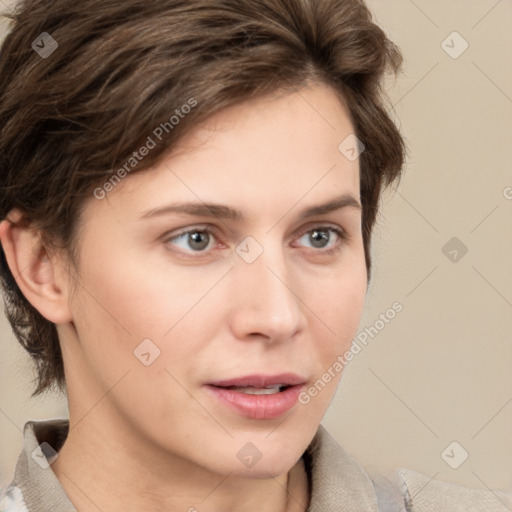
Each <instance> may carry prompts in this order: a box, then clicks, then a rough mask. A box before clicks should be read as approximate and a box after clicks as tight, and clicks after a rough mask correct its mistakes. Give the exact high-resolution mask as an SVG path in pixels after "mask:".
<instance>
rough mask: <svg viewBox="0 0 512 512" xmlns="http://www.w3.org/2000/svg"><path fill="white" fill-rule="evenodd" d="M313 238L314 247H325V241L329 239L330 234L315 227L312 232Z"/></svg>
mask: <svg viewBox="0 0 512 512" xmlns="http://www.w3.org/2000/svg"><path fill="white" fill-rule="evenodd" d="M317 237H318V238H317ZM311 239H312V242H313V246H314V247H323V246H324V245H325V244H324V243H323V242H328V241H329V235H328V234H327V232H326V231H319V230H317V229H315V230H314V231H313V232H312V233H311Z"/></svg>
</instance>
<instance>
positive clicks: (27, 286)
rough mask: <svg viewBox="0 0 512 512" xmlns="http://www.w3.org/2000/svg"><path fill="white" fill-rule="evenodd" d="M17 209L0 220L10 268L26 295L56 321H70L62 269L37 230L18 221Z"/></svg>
mask: <svg viewBox="0 0 512 512" xmlns="http://www.w3.org/2000/svg"><path fill="white" fill-rule="evenodd" d="M22 216H23V215H22V213H21V212H20V211H19V210H12V211H11V212H10V213H9V215H8V218H7V219H5V220H3V221H2V222H0V242H1V244H2V248H3V251H4V253H5V258H6V260H7V264H8V265H9V269H10V271H11V273H12V275H13V277H14V279H15V280H16V283H17V284H18V287H19V288H20V290H21V292H22V293H23V295H24V296H25V298H26V299H27V300H28V301H29V302H30V303H31V304H32V306H34V308H36V309H37V310H38V311H39V313H41V315H42V316H43V317H45V318H46V319H47V320H49V321H50V322H53V323H55V324H62V323H67V322H71V320H72V318H71V311H70V308H69V303H68V291H69V285H68V280H67V279H65V274H66V272H65V270H64V269H63V268H62V265H61V264H60V262H59V261H58V258H57V257H56V256H55V255H54V256H53V257H52V256H51V255H50V254H49V253H48V251H47V248H46V247H45V245H44V244H43V241H42V238H41V234H40V232H39V231H37V230H35V229H33V228H31V227H29V226H25V225H23V224H21V223H19V221H20V219H21V218H22Z"/></svg>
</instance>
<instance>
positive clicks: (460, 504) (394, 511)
mask: <svg viewBox="0 0 512 512" xmlns="http://www.w3.org/2000/svg"><path fill="white" fill-rule="evenodd" d="M372 481H373V484H374V487H375V494H376V496H377V500H378V503H379V512H503V511H504V510H512V492H505V491H502V490H496V489H490V488H471V487H465V486H461V485H457V484H454V483H449V482H445V481H442V480H436V479H434V478H431V477H429V476H427V475H424V474H422V473H418V472H416V471H413V470H411V469H405V468H400V469H398V470H397V471H394V472H393V473H391V474H387V475H386V476H379V477H373V478H372Z"/></svg>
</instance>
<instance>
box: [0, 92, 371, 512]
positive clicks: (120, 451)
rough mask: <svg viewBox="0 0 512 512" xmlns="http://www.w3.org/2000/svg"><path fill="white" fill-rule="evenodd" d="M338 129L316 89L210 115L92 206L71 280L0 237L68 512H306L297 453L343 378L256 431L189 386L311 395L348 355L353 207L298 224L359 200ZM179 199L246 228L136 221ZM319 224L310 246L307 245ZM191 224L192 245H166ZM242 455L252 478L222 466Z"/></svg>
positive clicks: (58, 261)
mask: <svg viewBox="0 0 512 512" xmlns="http://www.w3.org/2000/svg"><path fill="white" fill-rule="evenodd" d="M351 133H354V128H353V126H352V124H351V122H350V119H349V116H348V112H347V110H346V108H345V107H344V106H343V105H342V103H341V102H340V100H339V99H338V97H337V96H336V95H335V94H334V92H333V91H332V90H331V89H330V88H329V87H327V86H325V85H321V84H316V85H311V86H308V87H307V88H304V89H303V90H301V91H300V93H291V94H290V93H285V94H281V95H279V96H277V97H275V96H273V97H267V98H264V99H258V100H253V101H251V102H247V103H244V104H243V105H240V106H236V107H232V108H230V109H227V110H224V111H222V112H221V113H220V114H217V115H216V116H215V117H213V118H211V119H210V120H209V121H208V123H206V124H204V125H203V126H201V127H199V128H196V130H195V131H194V132H191V133H190V134H189V136H187V137H186V138H185V139H183V140H182V141H181V143H180V145H179V147H178V148H176V149H175V150H174V151H173V152H172V153H170V154H169V155H168V156H167V157H165V159H164V160H163V161H162V162H161V163H160V164H158V165H156V166H154V167H153V168H152V169H150V170H148V171H144V172H141V173H137V174H132V175H129V176H128V177H126V178H125V179H124V180H123V181H122V182H121V183H120V184H119V185H118V186H117V187H116V188H115V189H114V190H113V191H111V192H109V193H108V194H107V197H106V198H105V199H102V200H98V199H95V198H94V197H91V199H90V200H89V201H88V203H87V204H86V207H85V210H84V212H83V216H82V219H81V220H82V222H81V224H80V230H79V258H78V262H77V266H76V268H75V269H74V270H73V271H72V272H68V271H67V270H66V267H65V265H66V258H65V255H63V254H61V253H59V252H56V253H48V252H45V251H44V250H41V249H42V246H41V245H40V238H39V236H38V233H37V232H34V231H31V230H30V229H22V228H15V227H13V226H11V225H10V224H9V223H7V222H3V223H2V225H1V226H0V237H1V240H2V244H3V246H4V250H5V252H6V255H7V258H8V261H9V265H10V267H11V269H12V270H13V274H14V275H17V276H18V277H17V280H18V284H19V286H20V288H21V289H22V291H23V293H24V294H25V296H27V298H28V299H29V300H30V301H31V302H32V304H33V305H34V306H35V307H36V308H37V309H38V310H39V311H40V312H41V314H43V316H45V317H46V318H48V319H49V320H51V321H53V322H55V323H56V324H57V328H58V333H59V337H60V340H61V346H62V351H63V357H64V363H65V371H66V382H67V390H68V401H69V419H70V433H69V436H68V439H67V440H66V442H65V444H64V446H63V448H62V449H61V450H60V452H59V457H58V458H57V460H56V461H55V462H54V463H53V465H52V466H51V467H52V469H53V471H54V472H55V474H56V475H57V477H58V479H59V480H60V482H61V484H62V486H63V487H64V490H65V491H66V493H67V494H68V496H69V497H70V499H71V501H72V502H73V504H74V505H75V506H76V507H77V509H78V510H79V511H80V512H84V511H96V510H98V508H99V509H101V510H102V511H103V512H108V511H116V510H127V511H132V510H133V511H135V510H141V509H144V510H153V511H157V512H158V511H162V512H163V511H178V510H179V511H186V510H189V511H192V510H198V511H200V512H214V511H219V510H222V511H224V512H229V511H237V512H244V511H251V512H252V511H254V510H259V511H261V512H271V511H272V512H275V511H276V510H283V511H284V510H286V511H292V510H293V511H298V510H305V509H306V505H307V500H308V489H307V479H306V475H305V472H304V468H303V464H302V460H301V456H302V454H303V452H304V451H305V449H306V448H307V446H308V444H309V443H310V442H311V440H312V438H313V436H314V434H315V432H316V430H317V428H318V425H319V424H320V421H321V419H322V417H323V415H324V413H325V412H326V409H327V407H328V405H329V403H330V402H331V400H332V398H333V396H334V393H335V391H336V387H337V385H338V383H339V379H340V377H341V374H340V373H338V374H336V377H335V378H334V379H332V380H331V382H330V383H329V384H327V385H326V387H325V389H323V391H321V392H320V393H318V395H317V396H316V397H314V398H313V399H311V401H310V402H309V403H308V404H307V405H302V404H300V403H297V404H296V405H295V406H294V407H293V409H292V410H291V411H289V412H288V413H286V414H285V415H283V416H282V417H279V418H277V419H272V420H261V419H250V418H246V417H243V416H240V415H239V414H237V413H235V412H233V411H232V410H230V409H228V408H226V407H225V406H224V405H222V404H221V403H219V402H217V401H216V400H215V399H214V398H213V397H211V396H210V394H209V393H207V392H206V390H205V388H204V384H206V383H208V382H212V381H215V380H219V379H226V378H232V377H240V376H244V375H250V374H256V373H260V374H265V375H273V374H278V373H283V372H292V373H296V374H299V375H301V376H303V377H305V378H306V379H307V381H308V386H309V385H312V383H314V382H315V381H316V380H318V379H319V378H321V375H322V374H323V373H324V372H325V371H326V370H327V369H328V368H329V367H331V366H332V364H333V363H334V361H335V360H336V358H337V356H338V355H339V354H343V353H344V352H345V351H346V350H347V349H349V348H350V344H351V341H352V339H353V338H354V335H355V334H356V330H357V327H358V323H359V320H360V316H361V313H362V309H363V305H364V299H365V294H366V286H367V274H366V268H365V259H364V249H363V240H362V233H361V211H360V209H358V208H356V207H351V206H349V207H345V208H342V209H338V210H335V211H331V212H329V213H324V214H321V215H315V216H312V217H310V218H307V219H300V214H301V212H302V211H303V210H305V209H306V208H309V207H311V206H316V205H320V204H323V203H326V202H328V201H330V200H331V199H333V198H335V197H338V196H340V195H342V194H350V195H352V196H353V197H354V198H355V199H356V200H357V201H359V202H360V190H359V164H358V161H357V160H356V161H353V162H351V161H349V160H348V159H346V158H345V157H344V156H343V155H342V154H341V153H340V151H339V150H338V145H339V144H340V143H341V141H343V140H344V139H345V138H346V137H347V136H348V135H349V134H351ZM188 201H192V202H196V203H199V204H201V202H205V203H210V202H212V203H218V204H222V205H227V206H230V207H231V208H234V209H236V210H239V211H240V212H241V213H243V216H244V219H243V220H236V221H235V220H230V219H219V218H217V217H215V216H210V217H199V216H197V215H189V214H183V213H180V214H177V213H167V214H161V215H155V216H152V217H148V218H141V216H142V215H143V214H144V213H145V212H147V211H149V210H152V209H155V208H159V207H162V206H165V205H167V204H169V203H178V202H188ZM18 214H19V213H18V212H12V218H13V219H15V218H16V215H18ZM326 226H327V228H340V229H342V230H344V231H345V232H346V236H347V238H346V239H342V238H340V237H338V235H336V233H335V232H333V231H330V230H329V229H327V230H325V227H326ZM320 227H322V228H323V229H324V231H322V232H323V233H324V234H325V235H327V237H328V239H327V241H326V243H325V247H322V246H315V241H316V240H315V239H314V238H312V232H313V230H314V228H320ZM205 228H208V229H211V235H210V238H209V239H208V238H207V240H206V242H207V247H206V248H205V249H199V250H198V249H197V247H196V245H197V244H196V245H194V244H192V246H191V245H190V242H191V241H192V243H193V240H191V237H190V234H189V236H181V237H178V234H179V233H180V232H182V231H184V230H187V229H189V230H191V231H192V232H194V229H195V230H199V231H202V230H204V229H205ZM247 236H251V237H253V238H254V239H255V240H256V241H257V242H258V244H259V245H260V246H261V247H262V248H263V252H262V254H261V255H260V256H259V257H258V258H257V259H256V260H255V261H254V262H252V263H247V262H246V261H244V259H242V258H241V257H240V256H239V255H238V253H237V252H236V248H237V246H239V244H240V243H241V242H242V241H243V240H244V239H245V238H246V237H247ZM203 240H204V239H203ZM208 240H209V242H208ZM205 245H206V244H205ZM331 248H334V249H336V248H337V250H335V251H334V252H333V253H332V254H327V253H326V249H331ZM251 250H252V249H251ZM201 251H202V252H201ZM146 338H149V339H150V340H152V342H153V343H154V344H155V345H156V346H157V347H158V348H159V350H160V356H159V357H158V358H156V359H155V360H154V362H153V363H152V364H151V365H149V366H145V365H143V364H142V363H141V362H140V361H139V360H138V359H137V358H136V357H135V356H134V350H135V349H136V348H137V346H138V345H139V344H140V343H141V341H142V340H144V339H146ZM249 442H250V443H253V444H254V445H255V446H256V447H257V448H258V450H259V451H260V452H261V454H262V457H261V459H260V460H259V461H258V462H257V463H256V464H255V465H254V466H252V467H247V466H245V465H244V464H242V463H241V461H240V460H239V459H238V457H237V453H238V451H239V450H240V449H241V448H242V447H244V445H246V443H249ZM287 485H288V491H289V493H288V494H287V493H286V492H285V489H286V487H287Z"/></svg>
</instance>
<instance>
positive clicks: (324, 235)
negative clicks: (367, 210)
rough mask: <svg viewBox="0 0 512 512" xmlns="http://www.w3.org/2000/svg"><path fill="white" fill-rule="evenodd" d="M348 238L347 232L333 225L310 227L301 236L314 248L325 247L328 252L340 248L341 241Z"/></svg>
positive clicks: (324, 249)
mask: <svg viewBox="0 0 512 512" xmlns="http://www.w3.org/2000/svg"><path fill="white" fill-rule="evenodd" d="M345 238H346V234H345V232H344V231H343V230H342V229H340V228H335V227H332V226H318V227H315V228H314V229H310V230H309V231H307V232H306V233H304V234H303V235H302V236H301V237H300V238H299V243H300V241H301V240H303V241H304V242H305V243H306V244H311V245H310V247H312V248H313V249H323V252H324V253H326V254H331V253H333V252H336V251H337V250H339V248H340V247H339V246H340V242H341V241H342V240H344V239H345Z"/></svg>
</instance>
